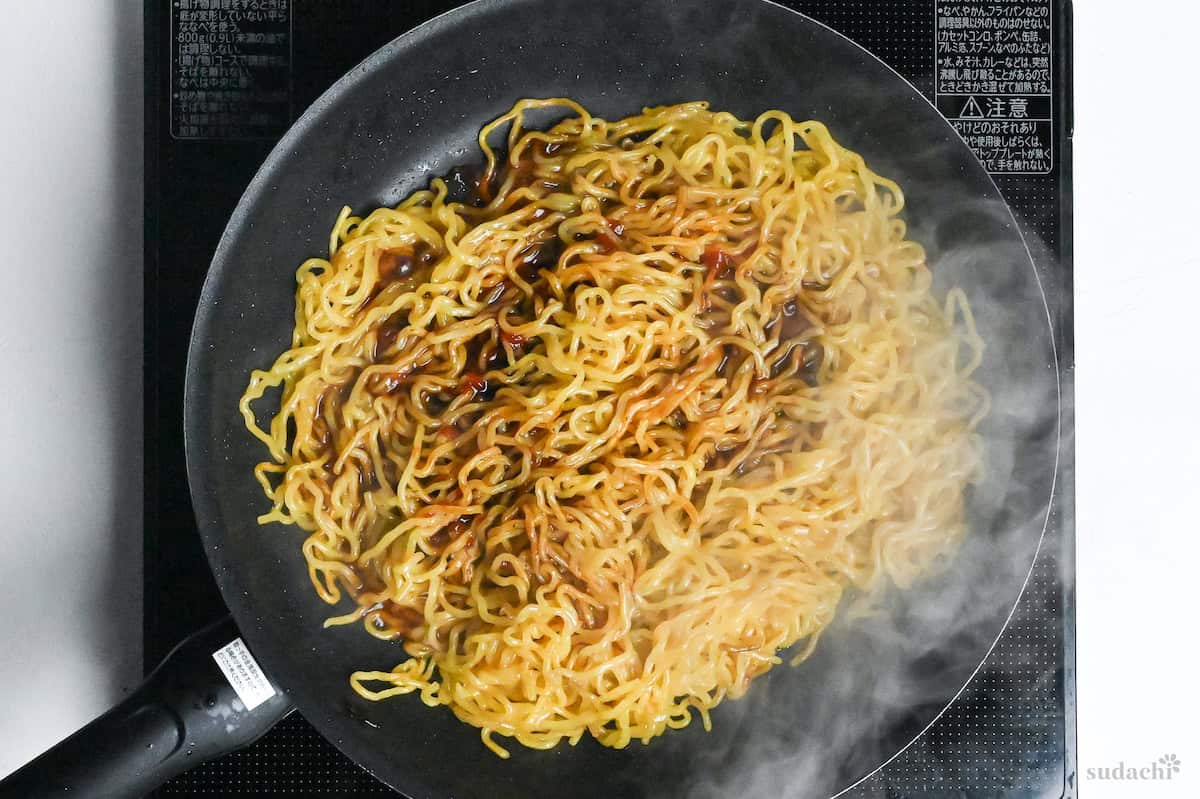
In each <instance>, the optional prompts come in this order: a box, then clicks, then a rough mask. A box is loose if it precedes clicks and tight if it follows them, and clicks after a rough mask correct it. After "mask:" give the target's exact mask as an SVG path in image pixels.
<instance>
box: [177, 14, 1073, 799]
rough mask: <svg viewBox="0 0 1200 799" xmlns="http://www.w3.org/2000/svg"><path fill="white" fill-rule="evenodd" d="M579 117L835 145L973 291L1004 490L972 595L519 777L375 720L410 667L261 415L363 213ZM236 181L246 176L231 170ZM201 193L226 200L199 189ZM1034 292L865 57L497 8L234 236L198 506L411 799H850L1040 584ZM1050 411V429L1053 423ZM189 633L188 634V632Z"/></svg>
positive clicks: (800, 26) (938, 597)
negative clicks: (521, 109)
mask: <svg viewBox="0 0 1200 799" xmlns="http://www.w3.org/2000/svg"><path fill="white" fill-rule="evenodd" d="M550 96H569V97H572V98H574V99H576V100H578V101H580V102H581V103H583V104H584V105H585V106H586V107H588V108H589V109H590V110H592V111H593V112H595V113H597V114H599V115H604V116H610V117H619V116H624V115H628V114H630V113H634V112H636V111H637V110H638V109H640V108H641V107H642V106H645V105H657V104H664V103H675V102H681V101H685V100H696V99H706V100H709V101H710V102H711V103H712V105H713V106H714V107H716V108H721V109H727V110H730V111H732V112H734V113H736V114H738V115H741V116H743V117H752V116H754V115H756V114H758V113H759V112H761V111H763V110H766V109H771V108H780V109H783V110H786V111H787V112H789V113H790V114H792V115H793V116H795V117H797V118H816V119H820V120H822V121H824V122H826V123H827V124H828V125H829V127H830V129H831V130H832V131H833V133H834V135H835V136H836V137H837V138H838V139H839V140H840V141H841V142H843V143H844V144H845V145H847V146H848V147H850V148H852V149H854V150H857V151H859V152H861V153H862V154H863V155H864V157H865V158H866V159H867V162H868V163H869V164H871V165H872V166H873V167H874V168H875V169H876V170H877V171H879V172H881V173H882V174H885V175H888V176H891V177H894V178H896V179H898V180H899V181H900V182H901V183H902V185H904V186H905V188H906V190H907V192H908V194H909V210H908V212H907V213H908V219H909V221H910V224H911V228H912V235H913V236H914V237H916V238H918V239H919V240H921V241H922V242H923V243H925V244H926V246H927V248H928V249H929V251H930V255H931V262H932V263H933V265H934V268H935V270H936V272H937V274H938V281H939V286H940V287H941V288H943V289H944V288H945V287H947V286H949V285H952V284H960V285H963V286H964V287H965V288H966V289H967V290H968V293H969V294H970V295H971V297H972V300H973V301H974V302H975V304H976V306H977V307H978V308H979V312H980V324H981V326H982V328H983V332H984V335H985V336H986V337H987V338H988V340H989V343H990V348H989V350H988V354H987V367H986V369H985V373H984V379H985V380H986V381H987V382H988V383H989V386H990V387H991V388H992V389H993V391H994V392H995V393H996V408H997V409H996V412H995V413H994V414H993V416H992V418H991V421H990V423H989V428H988V434H989V438H990V442H989V447H990V450H989V451H990V460H991V464H990V466H991V473H990V474H989V477H988V482H987V483H985V484H984V486H983V487H982V488H981V489H980V490H979V491H977V492H976V494H975V496H974V497H973V499H972V531H971V535H970V538H969V539H968V543H967V545H966V546H965V547H964V550H963V552H962V554H961V555H960V557H959V558H958V560H957V561H955V563H954V564H953V565H952V567H951V569H950V570H949V571H947V572H946V573H945V574H943V575H941V576H939V577H936V578H934V579H932V580H931V581H929V582H928V583H927V584H925V585H923V586H922V587H920V588H919V589H918V590H916V591H914V592H911V593H909V594H906V595H904V596H903V597H900V598H898V599H897V601H896V603H895V605H894V608H893V609H892V610H890V611H889V612H887V613H885V614H883V616H881V617H879V618H876V619H873V620H868V621H866V622H860V623H857V624H850V623H842V622H839V623H838V624H837V625H836V626H835V628H834V629H833V630H831V631H830V632H829V633H828V634H827V635H826V636H825V638H824V639H823V640H822V642H821V645H820V647H819V648H818V650H817V653H816V655H815V656H814V657H813V658H812V659H810V660H809V661H808V662H806V663H805V664H803V665H802V666H801V667H799V668H796V669H792V668H789V667H786V666H782V667H779V668H777V669H775V670H774V671H773V672H772V673H771V674H770V675H769V676H768V677H766V678H763V679H760V680H759V681H757V682H756V684H755V685H754V686H753V688H752V690H751V691H750V692H749V695H748V696H747V697H745V698H744V699H742V700H739V701H736V702H726V703H725V704H724V705H722V706H721V707H720V708H719V709H718V711H717V712H716V713H715V714H714V725H715V726H714V730H713V732H712V733H710V734H707V735H706V734H705V733H704V732H703V730H702V728H701V725H700V724H699V722H696V723H694V724H693V725H692V726H690V727H689V728H687V729H686V730H682V731H676V732H668V733H667V734H666V735H665V736H663V737H661V738H659V739H656V740H654V741H652V742H651V743H650V744H649V745H648V746H643V745H642V744H640V743H636V742H635V743H634V744H632V745H631V746H630V747H629V748H627V749H625V750H622V751H615V750H609V749H604V748H602V747H600V746H598V745H596V744H594V743H593V742H592V741H590V740H584V741H581V742H580V744H579V745H578V746H575V747H571V746H567V745H562V746H559V747H558V748H556V749H554V750H552V751H548V752H534V751H529V750H526V749H524V748H522V747H520V746H518V745H513V746H512V747H511V748H512V751H513V757H512V759H511V760H508V761H504V760H500V759H499V758H497V757H495V756H494V755H492V754H491V753H489V752H488V751H487V750H486V749H485V748H484V747H483V746H482V744H481V743H480V740H479V733H478V731H477V730H476V729H474V728H472V727H469V726H466V725H464V724H462V723H460V722H459V721H458V720H457V719H455V718H454V717H453V715H452V714H451V712H450V711H449V710H447V709H445V708H436V709H430V708H428V707H426V706H425V705H423V704H422V703H421V702H420V700H419V699H418V698H416V697H415V696H410V697H402V698H397V699H393V700H391V701H387V702H383V703H371V702H367V701H365V700H362V699H360V698H359V697H357V696H356V695H355V694H354V693H353V692H352V691H351V689H350V687H349V685H348V682H347V677H348V675H349V674H350V673H351V672H352V671H354V670H356V669H361V668H372V669H388V668H391V667H392V666H393V665H395V663H397V662H398V661H399V660H400V659H401V658H402V657H403V654H402V652H401V650H400V648H399V646H397V645H394V644H389V643H386V642H381V641H377V640H375V639H373V638H371V637H370V636H368V635H366V634H365V633H364V632H363V631H362V630H361V629H360V628H359V627H357V626H347V627H339V628H334V629H328V630H327V629H323V628H322V622H323V620H324V619H325V618H326V617H327V616H329V615H330V612H331V611H330V608H329V607H327V606H326V605H324V604H323V603H322V602H320V601H319V600H318V599H317V598H316V596H315V595H314V593H313V591H312V588H311V587H310V585H309V582H308V577H307V574H306V571H305V566H304V562H303V558H302V556H301V554H300V543H301V541H302V538H303V534H302V533H301V532H300V531H299V530H296V529H294V528H289V527H282V526H278V525H276V526H270V527H260V526H259V525H258V524H257V523H256V522H255V517H256V516H257V515H258V514H259V513H261V512H263V510H264V508H265V507H266V503H265V500H264V498H263V496H262V493H261V491H260V489H259V487H258V486H257V484H256V483H255V481H254V479H253V475H252V468H253V466H254V464H255V463H256V462H257V461H259V460H261V459H262V458H263V457H264V451H263V448H262V447H261V445H260V444H259V443H258V442H257V441H256V440H254V439H253V438H252V437H251V436H250V435H249V434H248V433H247V432H246V431H245V429H244V427H243V425H242V420H241V417H240V415H239V413H238V410H237V404H238V398H239V395H240V394H241V392H242V390H243V388H244V386H245V383H246V380H247V376H248V375H249V373H250V370H251V369H254V368H263V367H265V366H267V365H268V364H269V363H270V362H271V361H272V360H273V358H274V357H275V355H276V354H278V353H279V352H280V351H281V350H282V349H283V348H284V347H285V346H286V345H287V343H288V341H289V336H290V330H291V327H292V324H293V287H294V280H293V275H294V271H295V269H296V267H297V265H298V264H299V263H300V262H301V261H302V260H304V259H305V258H306V257H309V256H312V255H316V254H320V253H322V252H324V251H325V249H326V247H327V241H328V233H329V229H330V227H331V225H332V223H333V221H334V219H335V218H336V216H337V214H338V211H339V210H340V209H341V207H342V206H343V205H350V206H352V207H353V208H354V209H355V210H357V211H361V210H364V209H370V208H372V207H375V206H379V205H384V204H393V203H395V202H396V201H397V200H399V199H400V198H401V197H403V196H404V195H406V194H408V193H409V192H411V191H412V190H414V189H417V188H419V187H422V186H425V185H426V184H427V183H428V181H429V179H430V177H431V176H433V175H437V174H441V173H444V172H446V171H447V170H448V169H449V168H451V167H452V166H455V165H458V164H462V163H464V162H469V161H473V160H478V153H477V148H476V145H475V137H476V135H477V133H478V131H479V128H480V126H481V125H482V124H484V123H485V122H487V121H488V120H490V119H492V118H494V117H495V116H497V115H499V114H500V113H502V112H503V111H505V110H506V109H507V108H508V107H509V106H510V105H511V104H512V103H513V102H514V101H515V100H517V99H518V98H521V97H550ZM213 168H214V169H219V168H220V164H213ZM197 190H201V189H199V188H198V189H197ZM1054 363H1055V358H1054V352H1053V344H1052V339H1051V333H1050V328H1049V323H1048V320H1047V314H1046V308H1045V304H1044V301H1043V298H1042V295H1041V291H1040V288H1039V286H1038V283H1037V277H1036V274H1035V271H1034V267H1033V265H1032V263H1031V261H1030V258H1029V255H1028V252H1027V250H1026V248H1025V246H1024V244H1023V242H1022V240H1021V237H1020V235H1019V233H1018V232H1017V229H1016V226H1015V224H1014V222H1013V220H1012V218H1011V216H1010V215H1009V212H1008V211H1007V210H1006V208H1005V206H1004V205H1003V203H1002V201H1001V199H1000V197H999V195H998V193H997V191H996V189H995V187H994V185H993V184H992V182H991V180H990V179H989V178H988V176H987V175H986V173H985V172H984V171H983V170H982V168H981V167H980V166H979V164H978V162H977V161H976V160H975V158H974V157H973V156H972V154H971V153H970V151H969V150H968V149H967V148H966V146H965V145H964V144H963V143H962V142H961V141H960V140H959V139H958V138H957V137H956V135H955V134H954V132H953V131H952V130H951V128H950V127H949V126H948V125H947V124H946V122H945V121H944V120H943V119H942V118H941V117H940V116H939V115H938V113H937V112H936V111H935V110H934V109H933V108H932V107H931V106H930V105H929V104H928V103H927V102H926V100H925V99H924V98H923V97H922V96H921V95H920V94H919V93H918V92H917V91H916V90H915V89H914V88H913V87H912V86H910V85H909V84H907V83H906V82H905V81H904V80H903V79H901V78H900V77H899V76H898V75H897V74H896V73H894V72H893V71H891V70H890V69H889V68H888V67H886V66H885V65H884V64H882V63H881V62H880V61H878V60H877V59H876V58H874V57H873V56H872V55H870V54H869V53H867V52H866V51H864V50H862V49H861V48H859V47H858V46H856V45H855V44H853V43H852V42H850V41H849V40H847V39H845V38H843V37H841V36H840V35H838V34H836V33H834V32H832V31H830V30H829V29H827V28H825V27H823V26H821V25H819V24H817V23H815V22H813V21H812V20H810V19H808V18H806V17H803V16H800V15H798V14H795V13H793V12H791V11H788V10H786V9H784V8H782V7H779V6H775V5H772V4H770V3H766V2H760V0H732V1H727V2H721V3H711V2H708V1H707V0H678V2H640V1H638V0H608V1H606V2H594V1H593V2H581V1H579V0H480V1H479V2H476V3H474V4H472V5H469V6H466V7H464V8H462V9H459V10H458V11H455V12H453V13H451V14H448V15H445V16H442V17H440V18H437V19H435V20H433V21H431V22H429V23H427V24H425V25H423V26H421V27H420V28H418V29H416V30H414V31H412V32H410V33H407V34H405V35H403V36H401V37H400V38H398V39H396V40H395V41H393V42H392V43H391V44H389V45H387V46H386V47H384V48H383V49H381V50H380V51H378V52H377V53H375V54H374V55H373V56H371V57H370V58H368V59H367V60H366V61H365V62H363V63H362V64H361V65H360V66H358V67H356V68H355V69H354V70H352V71H351V72H350V73H349V74H348V75H346V76H345V77H344V78H343V79H342V80H340V81H339V82H338V83H337V84H336V85H334V86H333V88H331V89H330V90H329V91H328V92H326V94H325V95H324V96H322V97H321V99H320V100H318V101H317V102H316V103H315V104H314V105H313V106H312V107H311V108H310V109H309V110H308V111H307V112H306V113H305V114H304V116H303V117H301V119H300V120H299V121H298V122H297V123H296V125H295V126H294V127H293V128H292V129H291V131H289V132H288V134H287V135H286V136H285V137H284V138H283V140H282V141H281V142H280V143H279V145H278V146H277V147H276V148H275V150H274V151H273V152H272V153H271V155H270V157H269V158H268V159H267V161H266V163H265V164H264V165H263V167H262V169H261V171H260V172H259V173H258V175H257V176H256V177H255V179H254V180H253V182H252V183H251V184H250V187H249V188H248V190H247V191H246V194H245V195H244V197H243V198H242V200H241V202H240V203H239V205H238V207H237V210H236V211H235V212H234V214H233V217H232V219H231V220H230V222H229V226H228V228H227V229H226V231H225V234H224V236H223V238H222V240H221V243H220V246H219V248H218V250H217V252H216V255H215V258H214V259H213V263H212V268H211V270H210V272H209V276H208V281H207V283H206V285H205V287H204V292H203V296H202V298H201V301H200V306H199V310H198V313H197V318H196V324H195V330H194V333H193V340H192V345H191V353H190V358H189V362H188V371H187V392H186V408H185V417H186V418H185V428H186V441H187V456H188V467H189V473H190V478H191V487H192V494H193V499H194V504H195V509H196V515H197V519H198V522H199V528H200V531H201V534H202V535H203V537H204V541H205V544H206V549H207V552H208V556H209V559H210V561H211V564H212V567H213V570H214V572H215V574H216V578H217V581H218V583H219V585H220V587H221V590H222V593H223V595H224V597H225V600H226V601H227V603H228V605H229V607H230V609H231V610H232V612H233V614H234V617H235V619H236V621H237V622H238V625H239V626H240V628H241V630H242V633H243V635H244V637H245V639H246V640H247V642H248V643H249V645H250V648H251V649H252V650H253V652H254V653H255V655H256V656H257V657H258V659H259V660H260V662H261V663H262V664H263V665H264V667H265V668H266V670H267V671H268V672H269V673H270V675H271V676H272V678H273V679H275V680H276V681H277V682H278V683H279V684H280V685H281V686H283V688H284V689H285V690H286V691H287V692H288V694H289V695H290V696H291V698H292V699H293V700H294V701H295V703H296V705H297V706H298V707H299V709H300V711H301V712H302V713H303V714H304V716H305V717H306V718H307V719H308V720H309V721H310V722H311V723H312V724H313V725H314V726H315V727H316V728H317V729H319V730H320V731H321V732H322V733H323V734H324V735H326V736H327V737H328V738H329V739H330V740H331V741H333V742H334V743H335V744H336V745H337V746H338V747H339V748H341V749H342V751H344V752H345V753H346V754H347V755H349V756H350V757H352V758H353V759H355V760H356V761H357V762H359V763H360V764H362V765H363V766H364V767H365V768H367V769H368V770H370V771H371V772H372V773H374V774H375V775H376V776H377V777H379V778H380V779H381V780H384V781H385V782H387V783H389V784H390V785H392V786H394V787H395V788H397V789H398V790H400V791H402V792H404V793H406V794H408V795H410V796H413V797H426V796H454V797H476V796H478V797H483V796H486V797H528V796H568V795H569V796H608V795H612V796H627V797H636V796H649V795H655V796H658V795H683V794H688V795H707V794H709V793H711V794H712V795H718V794H722V795H724V794H728V793H732V792H736V793H738V794H742V795H746V794H749V795H756V794H761V795H781V794H786V795H795V796H809V795H812V796H821V795H824V796H828V795H831V794H833V793H835V792H836V791H837V790H840V789H842V788H844V787H845V786H846V785H848V784H850V783H851V782H853V781H854V780H856V779H858V778H860V777H862V776H863V775H865V774H867V773H869V772H870V771H871V770H872V769H874V768H876V767H877V766H878V765H880V763H882V762H883V761H885V760H886V759H887V758H889V757H891V756H892V755H894V754H895V753H896V752H897V751H898V750H900V749H901V748H902V747H904V746H905V745H906V744H907V743H908V742H909V741H911V740H912V738H913V737H914V736H915V735H917V734H918V733H919V732H920V731H921V730H922V729H923V728H924V727H925V726H926V725H927V724H928V723H929V722H931V721H932V720H933V719H934V718H935V717H936V716H937V714H939V713H940V712H941V710H942V709H943V708H944V707H945V706H946V704H947V703H948V702H949V701H950V700H951V699H952V698H953V696H954V695H955V694H956V693H957V692H958V691H959V689H960V688H961V687H962V686H963V685H964V683H965V682H966V681H967V679H968V678H969V677H970V676H971V675H972V673H973V672H974V670H975V669H976V668H977V666H978V665H979V663H980V662H981V660H982V659H983V658H984V656H985V654H986V653H987V651H988V649H989V647H990V646H991V645H992V643H993V641H994V639H995V637H996V636H997V635H998V634H999V633H1000V631H1001V629H1002V626H1003V623H1004V621H1005V619H1006V617H1007V614H1008V613H1009V611H1010V610H1011V608H1012V606H1013V604H1014V602H1015V601H1016V600H1017V598H1018V595H1019V593H1020V591H1021V588H1022V586H1023V583H1024V580H1025V578H1026V575H1027V572H1028V569H1029V567H1030V564H1031V562H1032V560H1033V557H1034V555H1035V551H1036V548H1037V546H1038V544H1039V541H1040V536H1041V533H1042V530H1043V524H1044V522H1045V513H1046V507H1047V503H1048V499H1049V496H1050V492H1051V491H1052V485H1053V477H1054V471H1055V452H1056V441H1055V435H1056V429H1057V428H1056V424H1057V410H1056V409H1057V405H1056V403H1057V382H1056V372H1055V369H1054ZM1033 406H1036V407H1037V408H1038V411H1037V412H1036V413H1033V414H1030V413H1028V411H1029V409H1030V407H1033ZM180 632H181V635H182V634H184V633H186V632H187V631H184V630H181V631H180Z"/></svg>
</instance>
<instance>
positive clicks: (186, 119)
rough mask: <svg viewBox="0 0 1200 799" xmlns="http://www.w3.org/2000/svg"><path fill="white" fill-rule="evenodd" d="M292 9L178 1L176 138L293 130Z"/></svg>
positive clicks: (258, 1)
mask: <svg viewBox="0 0 1200 799" xmlns="http://www.w3.org/2000/svg"><path fill="white" fill-rule="evenodd" d="M291 12H292V9H291V0H172V2H171V135H172V136H174V137H175V138H177V139H259V138H267V139H273V138H276V137H278V136H280V135H282V134H283V132H284V131H285V130H287V127H288V125H290V124H291V121H292V13H291Z"/></svg>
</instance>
